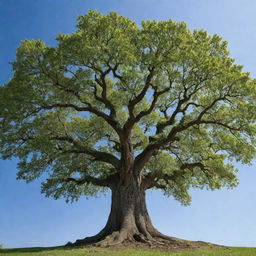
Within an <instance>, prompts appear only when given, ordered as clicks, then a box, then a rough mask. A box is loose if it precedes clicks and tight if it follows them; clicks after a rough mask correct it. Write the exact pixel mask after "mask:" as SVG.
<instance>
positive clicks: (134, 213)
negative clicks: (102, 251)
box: [68, 176, 167, 246]
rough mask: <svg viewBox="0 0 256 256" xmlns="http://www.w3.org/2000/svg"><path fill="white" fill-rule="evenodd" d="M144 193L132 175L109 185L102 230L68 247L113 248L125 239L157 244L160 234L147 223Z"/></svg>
mask: <svg viewBox="0 0 256 256" xmlns="http://www.w3.org/2000/svg"><path fill="white" fill-rule="evenodd" d="M145 190H146V188H145V187H143V185H142V184H141V183H140V182H139V179H137V178H134V177H133V176H132V177H127V178H126V179H125V180H123V181H121V180H119V181H118V182H116V183H114V184H113V185H112V186H111V192H112V203H111V210H110V214H109V217H108V221H107V224H106V225H105V227H104V228H103V229H102V230H101V231H100V232H99V233H98V234H97V235H96V236H93V237H87V238H85V239H82V240H77V241H76V242H75V243H74V244H71V243H69V244H68V245H74V246H77V245H86V244H95V243H99V244H102V245H112V244H118V243H122V242H123V241H125V240H129V241H139V242H147V243H151V242H153V241H156V239H157V237H160V236H161V235H162V234H161V233H160V232H158V231H157V230H156V229H155V228H154V227H153V225H152V222H151V220H150V217H149V214H148V211H147V207H146V200H145ZM162 238H163V237H162ZM166 238H167V236H166V237H165V239H166Z"/></svg>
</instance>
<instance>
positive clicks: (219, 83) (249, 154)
mask: <svg viewBox="0 0 256 256" xmlns="http://www.w3.org/2000/svg"><path fill="white" fill-rule="evenodd" d="M56 40H57V43H56V45H55V46H47V45H45V43H44V42H43V41H41V40H24V41H22V42H21V45H20V46H19V47H18V49H17V55H16V60H15V61H14V62H13V63H12V65H13V70H14V73H13V77H12V78H11V79H10V80H9V81H8V82H7V83H6V84H4V85H3V86H1V87H0V152H1V155H2V158H4V159H8V158H11V157H17V158H18V159H19V163H18V168H19V172H18V178H20V179H24V180H26V181H27V182H30V181H32V180H34V179H37V178H38V177H40V176H41V175H42V176H43V177H44V178H45V181H44V182H43V183H42V192H44V193H45V194H46V195H47V196H53V197H55V198H59V197H62V196H63V197H65V198H66V199H67V200H74V199H77V198H79V196H81V195H87V196H93V195H96V194H97V193H98V192H104V191H105V189H106V188H108V187H110V184H111V181H112V180H113V179H116V177H120V179H122V177H125V176H127V175H128V173H129V172H130V171H131V166H132V170H133V172H134V173H136V174H138V176H139V179H140V181H141V182H142V184H143V186H144V188H145V189H150V188H156V189H161V190H163V191H164V193H165V194H166V195H171V196H173V197H174V198H176V199H177V200H179V201H180V202H181V203H183V204H188V203H189V202H190V196H189V193H188V190H189V188H190V187H198V188H209V189H220V188H221V187H223V186H226V187H233V186H235V185H237V184H238V180H237V177H236V172H237V170H236V169H235V168H234V165H233V164H234V162H235V161H238V162H242V163H247V164H249V163H251V160H252V159H253V158H254V157H255V134H256V126H255V118H256V115H255V112H256V104H255V96H256V87H255V81H254V80H253V79H252V78H250V76H249V73H246V72H243V70H242V66H240V65H237V64H235V61H234V59H232V58H231V57H230V56H229V51H228V49H227V42H226V41H223V40H222V39H221V37H219V36H218V35H209V34H208V33H207V32H206V31H203V30H194V31H191V30H189V29H188V28H187V27H186V24H185V23H183V22H182V23H179V22H174V21H172V20H167V21H160V22H157V21H154V20H151V21H143V22H142V23H141V25H137V24H136V23H135V22H133V21H131V20H130V19H128V18H125V17H122V16H119V15H118V14H116V13H114V12H111V13H110V14H108V15H103V14H100V13H98V12H97V11H90V12H88V14H86V15H83V16H79V18H78V23H77V29H76V31H75V32H74V33H72V34H59V35H58V36H57V38H56Z"/></svg>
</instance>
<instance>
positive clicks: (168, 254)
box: [0, 244, 256, 256]
mask: <svg viewBox="0 0 256 256" xmlns="http://www.w3.org/2000/svg"><path fill="white" fill-rule="evenodd" d="M0 255H1V256H2V255H6V256H256V248H239V247H226V246H214V245H207V244H204V246H203V244H201V247H200V248H197V249H195V248H194V249H191V248H190V249H188V248H187V249H185V248H184V249H170V250H160V249H154V248H150V247H146V246H141V247H139V248H127V246H125V245H119V246H114V247H111V248H100V247H84V248H67V247H47V248H43V247H36V248H17V249H0Z"/></svg>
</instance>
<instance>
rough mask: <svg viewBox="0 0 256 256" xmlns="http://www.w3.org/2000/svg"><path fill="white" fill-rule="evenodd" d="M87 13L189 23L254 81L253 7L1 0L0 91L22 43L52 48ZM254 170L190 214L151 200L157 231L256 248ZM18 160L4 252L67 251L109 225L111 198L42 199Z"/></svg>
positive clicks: (7, 184) (6, 178)
mask: <svg viewBox="0 0 256 256" xmlns="http://www.w3.org/2000/svg"><path fill="white" fill-rule="evenodd" d="M89 9H96V10H98V11H100V12H103V13H108V12H109V11H116V12H118V13H119V14H121V15H124V16H127V17H130V18H132V19H133V20H135V21H136V22H138V23H139V22H140V21H141V20H145V19H155V20H165V19H173V20H176V21H185V22H186V23H187V24H188V26H189V27H190V28H191V29H195V28H197V29H201V28H203V29H205V30H208V31H209V32H210V33H211V34H214V33H217V34H219V35H221V36H222V37H223V38H224V39H225V40H227V41H228V42H229V49H230V52H231V55H232V56H233V57H234V58H235V59H236V62H237V63H239V64H243V65H244V69H245V70H246V71H250V72H251V75H252V76H254V77H255V74H256V16H255V10H256V1H253V0H108V1H106V0H94V1H90V0H72V1H71V0H0V84H3V83H5V82H6V81H8V79H9V78H10V77H11V66H10V65H9V64H8V62H10V61H12V60H13V59H14V56H15V49H16V47H17V46H18V45H19V42H20V40H23V39H42V40H44V41H45V42H46V43H47V44H51V45H52V44H54V38H55V37H56V35H57V34H58V33H60V32H62V33H70V32H72V31H74V25H75V22H76V17H77V16H78V15H79V14H85V13H86V12H87V11H88V10H89ZM255 166H256V163H254V165H253V166H250V167H248V166H242V165H238V164H237V167H238V168H239V169H240V173H239V178H240V185H239V186H238V187H237V188H236V189H234V190H221V191H214V192H213V191H201V190H192V191H191V193H192V196H193V201H192V204H191V206H188V207H184V206H181V205H180V204H179V203H178V202H176V201H174V200H173V199H172V198H165V197H164V196H163V195H162V194H161V193H160V192H156V191H154V192H152V191H151V192H149V193H148V195H147V202H148V208H149V212H150V214H151V217H152V220H153V223H154V224H155V226H156V227H157V228H159V230H160V231H162V232H163V233H166V234H169V235H171V236H177V237H180V238H185V239H191V240H204V241H209V242H213V243H218V244H225V245H232V246H254V247H255V246H256V225H255V216H256V197H255V195H256V170H255ZM16 171H17V170H16V160H15V159H14V160H12V161H0V243H3V245H4V247H6V248H8V247H28V246H52V245H61V244H64V243H66V242H67V241H74V240H75V239H77V238H83V237H85V236H88V235H93V234H95V233H96V232H98V231H99V230H100V229H101V228H102V227H103V226H104V224H105V222H106V219H107V216H108V212H109V208H110V198H109V195H106V196H105V197H101V198H96V199H89V200H86V199H85V198H82V199H81V200H80V201H79V202H77V203H74V204H66V203H65V201H64V200H58V201H55V200H53V199H50V198H45V197H44V196H43V195H41V194H40V181H36V182H33V183H30V184H25V183H24V182H23V181H17V180H16V177H15V175H16Z"/></svg>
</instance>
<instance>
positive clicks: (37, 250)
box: [0, 246, 68, 254]
mask: <svg viewBox="0 0 256 256" xmlns="http://www.w3.org/2000/svg"><path fill="white" fill-rule="evenodd" d="M63 249H65V250H66V249H68V248H67V247H63V246H53V247H30V248H14V249H0V254H3V253H4V254H7V253H15V252H16V253H17V252H18V253H25V252H43V251H52V250H63Z"/></svg>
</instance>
